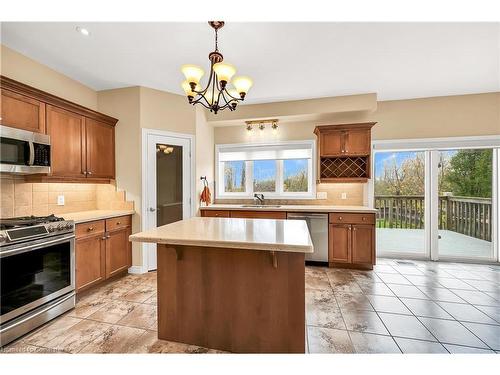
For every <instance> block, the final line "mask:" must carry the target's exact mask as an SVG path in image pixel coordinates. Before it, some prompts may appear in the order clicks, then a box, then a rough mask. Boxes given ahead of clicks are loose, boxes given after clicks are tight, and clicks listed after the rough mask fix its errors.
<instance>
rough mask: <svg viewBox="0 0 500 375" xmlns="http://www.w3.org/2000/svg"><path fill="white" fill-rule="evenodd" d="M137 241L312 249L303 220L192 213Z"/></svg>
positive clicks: (136, 236) (133, 237) (132, 238)
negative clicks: (203, 215)
mask: <svg viewBox="0 0 500 375" xmlns="http://www.w3.org/2000/svg"><path fill="white" fill-rule="evenodd" d="M129 239H130V241H134V242H151V243H159V244H169V245H189V246H202V247H218V248H231V249H248V250H268V251H284V252H295V253H312V252H313V251H314V248H313V244H312V241H311V237H310V236H309V230H308V229H307V224H306V222H305V221H302V220H272V219H232V218H214V217H192V218H190V219H186V220H181V221H177V222H175V223H172V224H167V225H163V226H161V227H158V228H154V229H151V230H148V231H145V232H141V233H136V234H133V235H131V236H130V237H129Z"/></svg>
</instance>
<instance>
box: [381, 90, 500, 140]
mask: <svg viewBox="0 0 500 375" xmlns="http://www.w3.org/2000/svg"><path fill="white" fill-rule="evenodd" d="M371 118H372V120H374V121H377V122H378V123H377V125H375V127H374V128H373V138H374V139H399V138H401V139H407V138H430V137H463V136H478V135H495V134H500V93H498V92H497V93H489V94H476V95H457V96H444V97H435V98H423V99H411V100H393V101H383V102H379V103H378V108H377V111H376V112H374V113H373V116H372V117H371Z"/></svg>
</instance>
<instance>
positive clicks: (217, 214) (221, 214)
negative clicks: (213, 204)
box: [201, 210, 229, 217]
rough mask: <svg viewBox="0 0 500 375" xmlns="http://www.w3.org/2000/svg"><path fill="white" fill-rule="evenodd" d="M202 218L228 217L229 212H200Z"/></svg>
mask: <svg viewBox="0 0 500 375" xmlns="http://www.w3.org/2000/svg"><path fill="white" fill-rule="evenodd" d="M201 216H203V217H229V211H221V210H203V211H201Z"/></svg>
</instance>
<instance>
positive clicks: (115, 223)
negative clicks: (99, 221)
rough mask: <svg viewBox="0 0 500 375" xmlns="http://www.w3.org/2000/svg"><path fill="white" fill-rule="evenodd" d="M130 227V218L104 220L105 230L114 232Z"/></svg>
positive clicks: (120, 217)
mask: <svg viewBox="0 0 500 375" xmlns="http://www.w3.org/2000/svg"><path fill="white" fill-rule="evenodd" d="M130 225H131V218H130V216H128V215H127V216H119V217H113V218H111V219H106V230H107V231H110V230H115V229H120V228H126V227H129V226H130Z"/></svg>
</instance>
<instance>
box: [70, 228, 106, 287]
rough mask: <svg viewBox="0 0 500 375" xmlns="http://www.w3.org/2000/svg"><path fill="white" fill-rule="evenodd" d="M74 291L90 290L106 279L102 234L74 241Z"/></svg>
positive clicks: (104, 242) (104, 243) (104, 247)
mask: <svg viewBox="0 0 500 375" xmlns="http://www.w3.org/2000/svg"><path fill="white" fill-rule="evenodd" d="M75 246H76V249H75V254H76V290H77V291H80V290H82V289H86V288H90V287H91V286H93V285H95V284H98V283H100V282H101V281H104V279H106V269H105V265H106V241H105V237H104V234H102V233H101V234H99V235H94V236H90V237H85V238H79V239H77V240H76V241H75Z"/></svg>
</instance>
